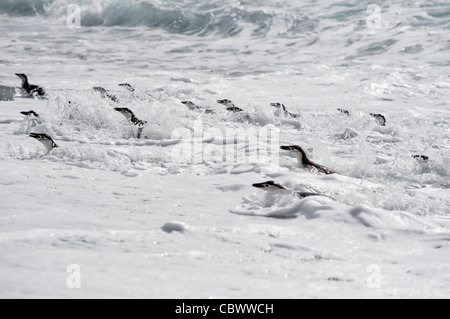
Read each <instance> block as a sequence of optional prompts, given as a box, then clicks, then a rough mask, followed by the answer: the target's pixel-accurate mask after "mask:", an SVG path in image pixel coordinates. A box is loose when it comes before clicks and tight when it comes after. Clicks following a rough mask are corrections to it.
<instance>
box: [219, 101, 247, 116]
mask: <svg viewBox="0 0 450 319" xmlns="http://www.w3.org/2000/svg"><path fill="white" fill-rule="evenodd" d="M217 103H219V104H221V105H224V106H225V107H226V108H227V111H229V112H233V113H239V112H244V110H243V109H241V108H239V107H237V106H236V105H234V103H233V102H231V101H230V100H227V99H225V100H218V101H217Z"/></svg>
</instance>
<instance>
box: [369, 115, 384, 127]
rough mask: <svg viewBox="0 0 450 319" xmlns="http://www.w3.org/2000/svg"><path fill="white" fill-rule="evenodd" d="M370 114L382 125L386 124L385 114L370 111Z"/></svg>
mask: <svg viewBox="0 0 450 319" xmlns="http://www.w3.org/2000/svg"><path fill="white" fill-rule="evenodd" d="M370 116H372V117H373V118H375V119H376V120H377V121H378V124H380V125H381V126H386V117H384V115H382V114H374V113H370Z"/></svg>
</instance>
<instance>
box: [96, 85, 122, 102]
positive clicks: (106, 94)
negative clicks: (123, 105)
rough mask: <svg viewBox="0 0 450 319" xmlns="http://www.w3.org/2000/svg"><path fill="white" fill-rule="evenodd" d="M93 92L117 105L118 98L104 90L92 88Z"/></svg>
mask: <svg viewBox="0 0 450 319" xmlns="http://www.w3.org/2000/svg"><path fill="white" fill-rule="evenodd" d="M94 91H97V92H100V94H101V96H102V98H108V99H110V100H111V101H113V102H116V103H119V98H118V97H117V96H115V95H112V94H109V93H108V92H107V91H106V90H105V89H104V88H102V87H100V86H96V87H94Z"/></svg>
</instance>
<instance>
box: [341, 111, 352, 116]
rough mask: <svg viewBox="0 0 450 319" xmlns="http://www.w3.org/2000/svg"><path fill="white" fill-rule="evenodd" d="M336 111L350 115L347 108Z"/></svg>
mask: <svg viewBox="0 0 450 319" xmlns="http://www.w3.org/2000/svg"><path fill="white" fill-rule="evenodd" d="M338 111H339V112H341V113H342V114H344V115H347V116H351V115H352V113H351V112H350V111H349V110H345V109H338Z"/></svg>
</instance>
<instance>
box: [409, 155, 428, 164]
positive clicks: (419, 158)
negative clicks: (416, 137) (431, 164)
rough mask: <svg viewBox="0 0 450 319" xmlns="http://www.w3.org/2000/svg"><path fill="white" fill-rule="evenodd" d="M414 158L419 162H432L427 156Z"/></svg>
mask: <svg viewBox="0 0 450 319" xmlns="http://www.w3.org/2000/svg"><path fill="white" fill-rule="evenodd" d="M411 157H412V158H415V159H416V160H418V161H422V162H425V163H426V162H428V161H429V160H430V158H429V157H428V156H426V155H412V156H411Z"/></svg>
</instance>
